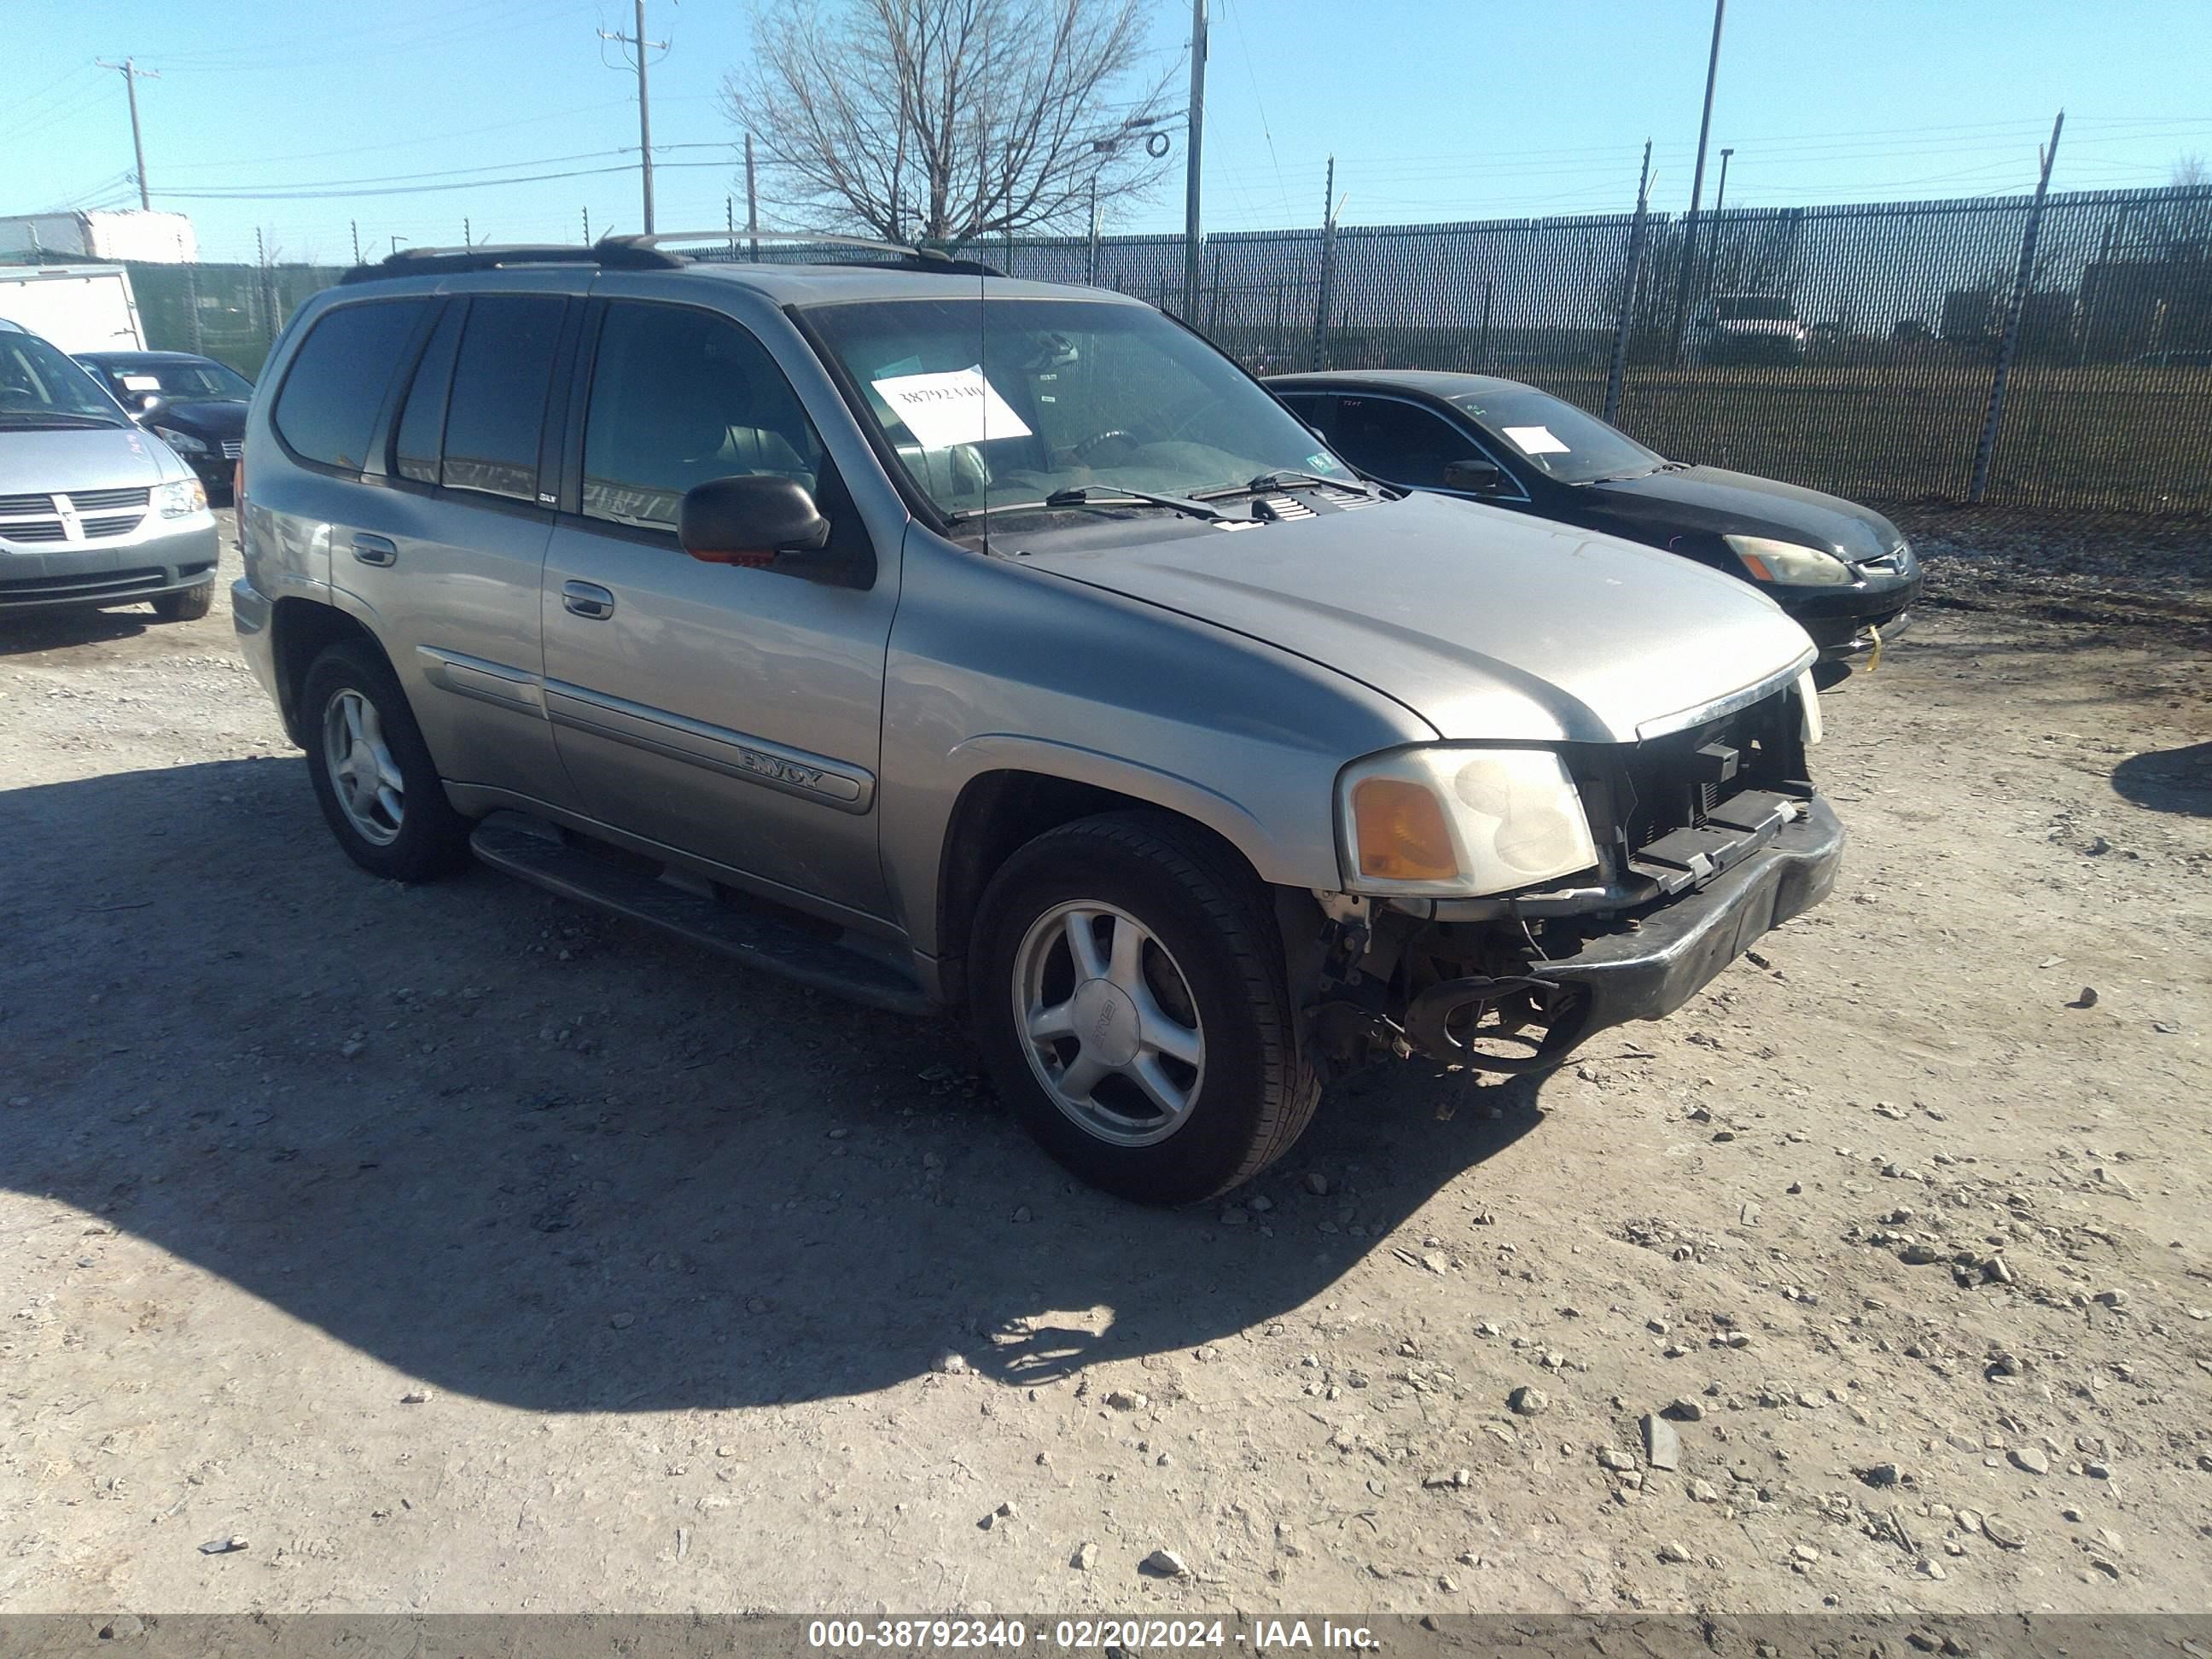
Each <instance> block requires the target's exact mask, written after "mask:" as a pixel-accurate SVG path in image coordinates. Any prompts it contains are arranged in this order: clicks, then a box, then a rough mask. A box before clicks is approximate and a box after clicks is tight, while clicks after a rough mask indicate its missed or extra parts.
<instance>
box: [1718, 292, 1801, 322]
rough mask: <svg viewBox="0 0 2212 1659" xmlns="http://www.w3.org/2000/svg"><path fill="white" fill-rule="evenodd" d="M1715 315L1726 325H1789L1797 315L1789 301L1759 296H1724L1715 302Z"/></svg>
mask: <svg viewBox="0 0 2212 1659" xmlns="http://www.w3.org/2000/svg"><path fill="white" fill-rule="evenodd" d="M1713 314H1714V315H1715V316H1717V318H1719V319H1720V320H1721V321H1723V322H1724V323H1787V322H1791V321H1794V320H1795V319H1796V315H1797V313H1796V308H1795V307H1792V306H1791V305H1790V301H1787V300H1783V299H1770V298H1768V297H1767V296H1765V295H1759V294H1723V295H1721V296H1720V298H1718V299H1717V300H1715V301H1713Z"/></svg>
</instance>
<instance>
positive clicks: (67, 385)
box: [0, 334, 130, 427]
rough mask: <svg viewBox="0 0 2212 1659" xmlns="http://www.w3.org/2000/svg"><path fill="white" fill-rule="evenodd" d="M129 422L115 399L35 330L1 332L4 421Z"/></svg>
mask: <svg viewBox="0 0 2212 1659" xmlns="http://www.w3.org/2000/svg"><path fill="white" fill-rule="evenodd" d="M39 424H53V425H61V426H88V425H96V426H128V425H129V424H130V422H129V420H128V419H127V418H126V417H125V415H124V413H123V411H122V410H120V409H118V408H117V407H116V404H115V399H114V398H111V397H109V396H108V395H107V394H106V392H103V391H101V390H100V383H99V382H98V381H96V380H94V379H93V378H92V376H91V375H90V374H88V373H86V371H85V370H84V369H83V368H80V367H79V366H78V365H77V364H76V362H72V361H71V360H70V359H69V358H67V357H64V356H62V354H61V353H60V352H58V351H57V350H55V349H54V348H53V347H52V346H50V345H48V344H47V343H46V342H45V341H44V340H41V339H40V338H39V337H38V336H37V335H35V334H0V425H5V426H13V427H23V426H33V425H39Z"/></svg>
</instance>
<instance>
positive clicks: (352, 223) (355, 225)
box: [346, 219, 361, 264]
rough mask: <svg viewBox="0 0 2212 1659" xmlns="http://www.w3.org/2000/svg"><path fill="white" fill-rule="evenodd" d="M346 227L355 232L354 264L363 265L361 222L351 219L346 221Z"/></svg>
mask: <svg viewBox="0 0 2212 1659" xmlns="http://www.w3.org/2000/svg"><path fill="white" fill-rule="evenodd" d="M346 226H347V228H349V229H350V230H351V231H352V232H353V262H354V264H360V263H361V221H360V220H358V219H349V220H347V221H346Z"/></svg>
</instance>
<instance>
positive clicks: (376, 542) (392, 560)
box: [353, 531, 399, 564]
mask: <svg viewBox="0 0 2212 1659" xmlns="http://www.w3.org/2000/svg"><path fill="white" fill-rule="evenodd" d="M353 556H354V557H355V558H356V559H358V560H360V561H361V562H362V563H363V564H396V563H397V562H398V559H399V549H398V547H397V546H396V545H394V544H393V543H392V538H390V537H388V536H372V535H369V534H368V532H365V531H363V532H356V534H355V536H354V538H353Z"/></svg>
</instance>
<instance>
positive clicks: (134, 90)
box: [93, 58, 161, 212]
mask: <svg viewBox="0 0 2212 1659" xmlns="http://www.w3.org/2000/svg"><path fill="white" fill-rule="evenodd" d="M93 61H94V63H95V64H98V65H99V66H100V68H101V69H112V70H122V71H123V87H124V91H125V94H127V95H128V96H129V98H130V100H131V155H134V156H136V157H137V161H138V205H139V206H140V207H142V208H143V209H145V210H148V211H149V212H150V211H152V210H153V206H154V197H153V192H152V191H149V190H148V189H147V188H146V140H145V138H144V137H143V135H142V134H141V133H140V131H139V130H138V83H139V82H141V81H158V80H160V79H161V70H142V69H140V68H139V67H138V60H137V58H125V59H124V60H123V61H122V62H121V63H119V64H111V63H109V62H108V61H107V59H106V58H94V60H93Z"/></svg>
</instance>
